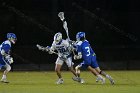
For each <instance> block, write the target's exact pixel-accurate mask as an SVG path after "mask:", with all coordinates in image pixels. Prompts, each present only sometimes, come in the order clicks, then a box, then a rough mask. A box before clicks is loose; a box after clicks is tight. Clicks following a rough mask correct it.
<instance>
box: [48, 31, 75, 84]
mask: <svg viewBox="0 0 140 93" xmlns="http://www.w3.org/2000/svg"><path fill="white" fill-rule="evenodd" d="M46 51H48V52H49V54H53V53H56V52H55V51H57V54H58V58H57V60H56V65H55V71H56V73H57V76H58V78H59V79H58V81H57V82H56V83H57V84H62V83H63V82H64V80H63V78H62V75H61V71H60V70H61V67H62V65H63V63H64V62H66V64H67V66H68V68H69V70H70V71H71V72H72V73H73V74H74V75H75V76H77V74H76V72H75V71H74V69H73V64H74V63H73V62H72V54H71V51H72V47H71V46H70V44H69V42H68V40H64V39H62V33H60V32H58V33H56V34H55V35H54V41H53V43H52V46H51V47H50V48H49V47H47V49H46Z"/></svg>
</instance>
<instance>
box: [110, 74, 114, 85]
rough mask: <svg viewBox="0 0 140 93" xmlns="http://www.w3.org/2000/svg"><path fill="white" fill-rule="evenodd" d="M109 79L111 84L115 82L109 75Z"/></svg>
mask: <svg viewBox="0 0 140 93" xmlns="http://www.w3.org/2000/svg"><path fill="white" fill-rule="evenodd" d="M109 81H110V83H111V84H112V85H114V84H115V81H114V80H113V78H112V77H111V76H110V77H109Z"/></svg>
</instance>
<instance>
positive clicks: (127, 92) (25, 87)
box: [0, 71, 140, 93]
mask: <svg viewBox="0 0 140 93" xmlns="http://www.w3.org/2000/svg"><path fill="white" fill-rule="evenodd" d="M106 72H107V73H108V74H110V75H111V76H112V77H113V78H114V79H115V85H111V84H110V82H109V81H108V80H107V79H106V83H105V84H104V85H102V84H100V83H96V82H95V79H96V78H95V76H93V75H92V74H91V73H90V72H86V71H85V72H82V74H81V76H82V77H83V79H84V80H85V81H86V83H85V84H80V83H77V82H74V81H73V80H72V79H71V78H72V74H71V73H70V72H62V75H63V78H64V84H61V85H56V84H55V82H56V80H57V77H56V73H55V72H49V71H48V72H10V73H9V74H8V80H9V81H10V83H9V84H4V83H0V93H140V80H139V79H140V71H106ZM0 75H2V72H0Z"/></svg>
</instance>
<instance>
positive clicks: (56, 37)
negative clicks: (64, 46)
mask: <svg viewBox="0 0 140 93" xmlns="http://www.w3.org/2000/svg"><path fill="white" fill-rule="evenodd" d="M61 40H62V33H60V32H58V33H56V34H55V35H54V41H55V42H56V43H59V42H60V41H61Z"/></svg>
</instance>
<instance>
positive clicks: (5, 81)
mask: <svg viewBox="0 0 140 93" xmlns="http://www.w3.org/2000/svg"><path fill="white" fill-rule="evenodd" d="M0 82H1V83H9V82H8V81H7V80H6V79H2V80H1V81H0Z"/></svg>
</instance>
